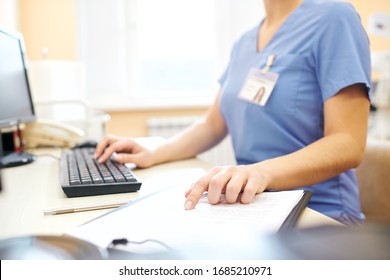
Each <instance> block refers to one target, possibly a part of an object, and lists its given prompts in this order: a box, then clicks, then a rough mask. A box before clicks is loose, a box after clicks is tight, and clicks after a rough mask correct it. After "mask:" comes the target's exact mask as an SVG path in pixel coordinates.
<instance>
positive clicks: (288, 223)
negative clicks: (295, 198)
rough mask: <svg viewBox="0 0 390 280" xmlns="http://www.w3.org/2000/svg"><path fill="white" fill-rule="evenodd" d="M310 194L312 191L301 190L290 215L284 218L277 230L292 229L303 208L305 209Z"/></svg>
mask: <svg viewBox="0 0 390 280" xmlns="http://www.w3.org/2000/svg"><path fill="white" fill-rule="evenodd" d="M312 194H313V193H312V192H311V191H306V190H305V191H303V195H302V198H301V199H300V201H299V202H298V203H297V205H295V207H294V208H293V210H292V211H291V212H290V215H288V216H287V218H286V220H285V221H284V223H283V224H282V226H281V227H280V229H279V232H282V231H287V230H290V229H293V228H294V227H295V226H296V224H297V222H298V219H299V217H300V216H301V214H302V212H303V210H305V208H306V206H307V204H308V203H309V201H310V198H311V196H312Z"/></svg>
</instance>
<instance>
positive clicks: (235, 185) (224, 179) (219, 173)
mask: <svg viewBox="0 0 390 280" xmlns="http://www.w3.org/2000/svg"><path fill="white" fill-rule="evenodd" d="M267 186H268V179H267V177H266V176H265V173H262V172H259V170H258V169H257V168H255V167H254V165H235V166H218V167H214V168H212V169H211V170H210V171H209V172H208V173H207V174H205V175H204V176H203V177H201V178H200V179H199V180H197V181H196V182H195V183H194V184H192V186H191V188H190V189H189V190H188V191H187V192H186V194H185V196H186V201H185V204H184V207H185V209H187V210H190V209H193V208H194V207H195V205H196V204H197V203H198V202H199V199H200V198H201V196H202V194H203V193H204V192H208V195H207V196H208V201H209V203H210V204H217V203H219V202H220V197H221V194H222V193H224V194H225V200H226V202H227V203H235V202H237V201H240V202H242V203H244V204H248V203H250V202H251V201H252V200H253V198H254V197H255V195H256V194H259V193H262V192H263V191H264V190H265V189H266V187H267Z"/></svg>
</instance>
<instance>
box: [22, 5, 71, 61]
mask: <svg viewBox="0 0 390 280" xmlns="http://www.w3.org/2000/svg"><path fill="white" fill-rule="evenodd" d="M75 1H77V0H19V26H20V31H21V32H22V33H23V35H24V39H25V44H26V49H27V57H28V58H29V59H31V60H38V59H41V58H42V48H48V50H49V52H48V56H47V58H49V59H65V60H76V59H77V55H76V47H77V44H76V39H77V36H76V8H75Z"/></svg>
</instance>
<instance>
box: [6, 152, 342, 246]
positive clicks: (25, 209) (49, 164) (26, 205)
mask: <svg viewBox="0 0 390 280" xmlns="http://www.w3.org/2000/svg"><path fill="white" fill-rule="evenodd" d="M34 153H35V154H36V155H38V159H37V161H36V162H34V163H32V164H28V165H24V166H19V167H13V168H8V169H3V170H2V171H1V172H2V180H3V190H2V192H1V193H0V225H1V229H0V239H3V238H8V237H14V236H21V235H32V234H34V235H60V234H63V233H64V232H65V231H66V230H68V229H70V228H73V227H77V226H78V225H81V224H83V223H85V222H87V221H89V220H92V219H94V218H96V217H98V216H100V215H102V214H104V213H106V212H108V211H110V210H97V211H87V212H80V213H72V214H63V215H54V216H45V215H44V210H48V209H52V208H59V207H77V206H86V205H96V204H108V203H118V202H123V201H130V200H134V199H136V198H137V197H140V196H143V195H146V194H148V193H150V192H153V191H157V190H159V189H163V188H166V187H170V186H174V185H177V184H178V183H180V182H182V183H183V184H184V183H185V184H189V183H188V182H193V181H194V180H195V179H196V178H198V177H199V174H201V173H202V172H203V171H204V170H208V169H209V168H210V164H209V163H206V162H203V161H201V160H198V159H195V158H194V159H188V160H183V161H177V162H172V163H166V164H161V165H158V166H154V167H151V168H148V169H142V170H134V173H135V175H136V176H137V177H138V179H139V180H140V181H141V182H142V183H143V184H142V187H141V190H140V191H139V192H136V193H125V194H113V195H102V196H91V197H77V198H67V197H66V196H65V194H64V193H63V191H62V189H61V187H60V183H59V166H60V162H59V156H60V150H59V149H58V150H53V149H46V150H45V149H40V150H37V151H34ZM49 155H51V156H49ZM53 156H54V157H53ZM55 157H58V158H55ZM183 196H184V194H183ZM183 207H184V206H183ZM337 224H340V223H339V222H337V221H335V220H333V219H331V218H329V217H327V216H325V215H323V214H320V213H318V212H316V211H314V210H311V209H309V208H306V209H305V210H304V212H303V214H302V216H301V218H300V220H299V222H298V227H299V228H307V227H312V226H317V225H337Z"/></svg>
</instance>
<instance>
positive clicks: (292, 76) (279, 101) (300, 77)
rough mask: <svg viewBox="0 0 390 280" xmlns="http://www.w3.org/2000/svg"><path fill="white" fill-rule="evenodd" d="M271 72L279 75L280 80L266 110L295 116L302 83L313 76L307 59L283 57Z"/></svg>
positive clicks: (276, 61) (274, 64)
mask: <svg viewBox="0 0 390 280" xmlns="http://www.w3.org/2000/svg"><path fill="white" fill-rule="evenodd" d="M270 71H271V72H276V73H278V74H279V79H278V81H277V83H276V85H275V88H274V90H273V92H272V94H271V96H270V98H269V99H268V102H267V104H266V105H265V107H264V110H265V111H270V112H274V111H275V112H278V113H280V114H294V112H295V110H296V105H297V98H298V94H299V91H300V88H301V87H302V83H303V82H304V80H306V79H307V75H309V76H311V75H313V74H312V71H311V70H310V67H309V65H308V63H307V62H306V59H305V58H304V57H303V56H299V55H281V56H278V57H276V60H275V61H274V63H273V65H272V68H271V70H270ZM305 82H306V81H305Z"/></svg>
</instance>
